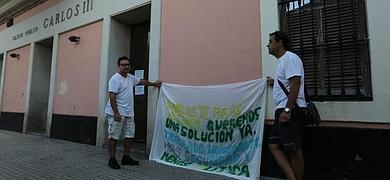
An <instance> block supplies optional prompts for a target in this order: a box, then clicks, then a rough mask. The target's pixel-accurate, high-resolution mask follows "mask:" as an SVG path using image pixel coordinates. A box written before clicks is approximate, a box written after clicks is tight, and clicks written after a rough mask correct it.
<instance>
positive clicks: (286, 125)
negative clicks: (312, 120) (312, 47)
mask: <svg viewBox="0 0 390 180" xmlns="http://www.w3.org/2000/svg"><path fill="white" fill-rule="evenodd" d="M289 42H290V40H289V39H288V37H287V35H285V34H284V33H282V32H280V31H275V32H273V33H271V34H270V39H269V43H268V45H267V47H268V51H269V54H271V55H273V56H275V57H276V58H277V59H278V62H277V66H276V72H275V78H276V80H275V82H274V85H273V86H274V90H273V96H274V100H275V105H276V110H275V121H274V125H273V128H272V134H271V137H270V138H269V146H268V147H269V149H270V151H271V152H272V154H273V156H274V157H275V160H276V162H277V163H278V165H279V167H280V168H281V169H282V171H283V172H284V174H285V175H286V176H287V178H288V179H289V180H295V179H298V180H301V179H302V178H303V172H304V159H303V154H302V139H303V130H304V128H303V127H304V116H305V114H304V110H303V108H305V107H306V101H305V95H304V69H303V64H302V61H301V59H300V58H299V57H298V56H297V55H296V54H294V53H292V52H290V51H288V50H289ZM283 89H288V90H286V91H289V92H288V93H285V92H284V90H283ZM286 94H288V96H286ZM297 106H298V107H297ZM293 108H294V110H293ZM292 110H293V111H292Z"/></svg>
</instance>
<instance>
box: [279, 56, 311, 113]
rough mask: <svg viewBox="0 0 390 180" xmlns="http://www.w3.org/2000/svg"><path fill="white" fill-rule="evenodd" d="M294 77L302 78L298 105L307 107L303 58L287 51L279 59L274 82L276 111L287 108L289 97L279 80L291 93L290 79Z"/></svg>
mask: <svg viewBox="0 0 390 180" xmlns="http://www.w3.org/2000/svg"><path fill="white" fill-rule="evenodd" d="M294 76H300V77H301V86H300V87H299V93H298V97H297V104H298V106H299V107H306V106H307V105H306V101H305V92H304V87H305V82H304V77H305V72H304V69H303V64H302V60H301V58H299V56H297V55H296V54H294V53H292V52H290V51H287V52H286V53H285V54H284V55H283V56H282V57H280V58H279V59H278V62H277V65H276V71H275V80H274V89H273V92H274V100H275V105H276V109H278V108H285V107H286V104H287V99H288V98H287V96H286V94H285V93H284V92H283V89H282V88H281V87H280V86H279V83H278V79H279V80H280V81H281V82H282V84H283V85H284V87H286V89H287V90H288V91H290V80H288V79H290V78H291V77H294Z"/></svg>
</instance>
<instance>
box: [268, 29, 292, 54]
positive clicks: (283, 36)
mask: <svg viewBox="0 0 390 180" xmlns="http://www.w3.org/2000/svg"><path fill="white" fill-rule="evenodd" d="M270 36H274V37H275V41H276V42H279V41H280V40H282V43H283V47H284V49H285V50H290V39H289V38H288V36H287V34H286V33H284V32H282V31H275V32H273V33H271V34H270Z"/></svg>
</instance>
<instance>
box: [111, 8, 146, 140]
mask: <svg viewBox="0 0 390 180" xmlns="http://www.w3.org/2000/svg"><path fill="white" fill-rule="evenodd" d="M150 15H151V5H150V4H147V5H144V6H141V7H138V8H136V9H133V10H130V11H127V12H124V13H122V14H119V15H116V16H113V17H112V20H111V31H110V32H111V35H110V52H109V57H110V63H109V73H108V75H109V77H108V78H110V77H111V75H112V74H114V73H115V72H116V71H117V64H116V63H117V62H116V59H117V58H118V57H120V56H128V57H130V63H131V69H130V73H131V74H133V75H135V76H137V77H139V78H141V79H148V70H149V32H150ZM147 91H148V88H147V87H143V86H137V87H136V89H135V91H134V92H135V95H134V113H135V117H134V120H135V142H137V143H141V144H146V136H147V134H146V129H147V101H148V97H147V94H148V92H147Z"/></svg>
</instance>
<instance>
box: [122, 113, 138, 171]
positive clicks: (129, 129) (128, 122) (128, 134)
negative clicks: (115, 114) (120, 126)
mask: <svg viewBox="0 0 390 180" xmlns="http://www.w3.org/2000/svg"><path fill="white" fill-rule="evenodd" d="M123 119H125V125H124V126H125V128H124V131H125V139H124V141H123V146H124V152H123V157H122V160H121V163H122V165H139V162H138V161H136V160H134V159H132V158H131V157H130V148H131V145H132V143H133V138H134V136H135V124H134V118H133V117H126V118H123Z"/></svg>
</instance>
